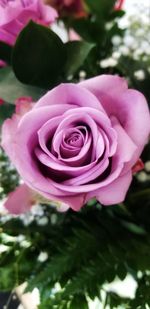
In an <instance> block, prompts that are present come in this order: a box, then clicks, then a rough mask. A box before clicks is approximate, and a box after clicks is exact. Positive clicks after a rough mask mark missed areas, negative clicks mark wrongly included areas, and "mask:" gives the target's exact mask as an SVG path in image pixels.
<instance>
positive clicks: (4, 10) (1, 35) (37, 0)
mask: <svg viewBox="0 0 150 309" xmlns="http://www.w3.org/2000/svg"><path fill="white" fill-rule="evenodd" d="M0 17H1V18H0V41H3V42H5V43H7V44H10V45H14V43H15V41H16V38H17V36H18V35H19V33H20V31H21V30H22V29H23V28H24V27H25V26H26V25H27V23H28V22H29V21H30V20H33V21H34V22H37V23H39V24H42V25H45V26H49V25H50V24H51V23H53V22H54V21H55V19H56V18H57V17H58V14H57V12H56V10H55V9H54V8H52V7H50V6H48V5H45V4H44V3H43V2H42V0H27V1H26V0H24V1H21V0H13V1H8V2H7V1H5V3H4V5H3V1H2V4H1V3H0Z"/></svg>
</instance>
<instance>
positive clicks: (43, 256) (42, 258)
mask: <svg viewBox="0 0 150 309" xmlns="http://www.w3.org/2000/svg"><path fill="white" fill-rule="evenodd" d="M47 259H48V253H47V252H44V251H41V252H40V254H39V256H38V261H39V262H41V263H43V262H45V261H46V260H47Z"/></svg>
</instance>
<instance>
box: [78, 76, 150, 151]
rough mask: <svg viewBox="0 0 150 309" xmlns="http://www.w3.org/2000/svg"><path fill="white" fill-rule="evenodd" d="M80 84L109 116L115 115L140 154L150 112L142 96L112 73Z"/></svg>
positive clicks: (146, 135)
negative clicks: (97, 100) (91, 94)
mask: <svg viewBox="0 0 150 309" xmlns="http://www.w3.org/2000/svg"><path fill="white" fill-rule="evenodd" d="M80 86H82V87H85V88H86V89H88V90H89V91H91V92H92V93H93V94H94V95H95V96H96V97H97V98H98V99H99V101H100V103H101V104H102V105H103V107H104V109H105V110H106V112H107V114H108V115H109V116H111V115H113V116H116V118H117V119H118V120H119V121H120V123H121V125H122V126H123V128H124V129H125V131H126V132H127V134H128V135H129V136H130V137H131V139H132V140H133V141H134V143H135V144H136V145H137V146H138V148H139V151H138V155H140V154H141V152H142V150H143V147H144V145H145V143H146V142H147V141H148V136H149V134H150V114H149V110H148V105H147V102H146V100H145V98H144V96H143V95H142V94H141V93H140V92H138V91H136V90H130V89H128V87H127V83H126V81H125V80H124V79H123V78H121V77H119V76H113V75H101V76H98V77H95V78H92V79H89V80H86V81H83V82H81V83H80Z"/></svg>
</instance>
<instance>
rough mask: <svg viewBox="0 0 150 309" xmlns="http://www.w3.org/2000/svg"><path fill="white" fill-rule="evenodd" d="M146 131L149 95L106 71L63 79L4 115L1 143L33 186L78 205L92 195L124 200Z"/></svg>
mask: <svg viewBox="0 0 150 309" xmlns="http://www.w3.org/2000/svg"><path fill="white" fill-rule="evenodd" d="M149 134H150V114H149V109H148V105H147V102H146V100H145V98H144V96H143V95H142V94H141V93H140V92H138V91H136V90H132V89H128V86H127V83H126V81H125V80H124V79H123V78H121V77H119V76H112V75H101V76H98V77H94V78H91V79H89V80H85V81H83V82H81V83H79V84H71V83H70V84H61V85H59V86H57V87H56V88H54V89H53V90H50V91H49V92H47V93H46V94H45V95H44V96H43V97H42V98H41V99H40V100H39V101H38V102H37V103H35V105H34V106H33V107H32V109H31V110H28V111H27V112H26V113H25V114H24V115H22V116H20V117H19V116H18V115H14V116H13V117H12V119H7V120H6V121H5V122H4V124H3V128H2V146H3V148H4V150H5V151H6V153H7V154H8V156H9V157H10V159H11V160H12V162H13V164H14V165H15V166H16V168H17V170H18V172H19V173H20V175H21V177H22V178H23V180H24V182H25V184H26V185H27V186H28V187H29V188H30V189H32V190H33V191H35V192H37V194H39V195H41V196H42V197H44V198H46V199H47V200H49V201H54V203H56V205H59V204H60V205H61V203H62V204H63V205H64V208H65V209H67V208H69V207H70V208H72V209H74V210H76V211H78V210H79V209H80V208H81V207H82V206H83V205H84V204H85V203H86V202H87V201H89V200H90V199H91V198H96V199H97V200H98V201H99V202H100V203H102V204H103V205H112V204H116V203H120V202H122V201H123V200H124V199H125V196H126V193H127V191H128V188H129V186H130V184H131V181H132V174H133V171H132V170H133V167H135V165H136V163H137V161H138V159H139V157H140V155H141V153H142V151H143V148H144V146H145V144H146V143H147V141H148V137H149Z"/></svg>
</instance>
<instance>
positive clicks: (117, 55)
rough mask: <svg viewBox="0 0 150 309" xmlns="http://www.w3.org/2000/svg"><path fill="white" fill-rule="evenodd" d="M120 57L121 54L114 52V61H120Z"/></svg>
mask: <svg viewBox="0 0 150 309" xmlns="http://www.w3.org/2000/svg"><path fill="white" fill-rule="evenodd" d="M120 56H121V54H120V53H119V52H118V51H114V52H113V53H112V57H113V58H114V59H119V58H120Z"/></svg>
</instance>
